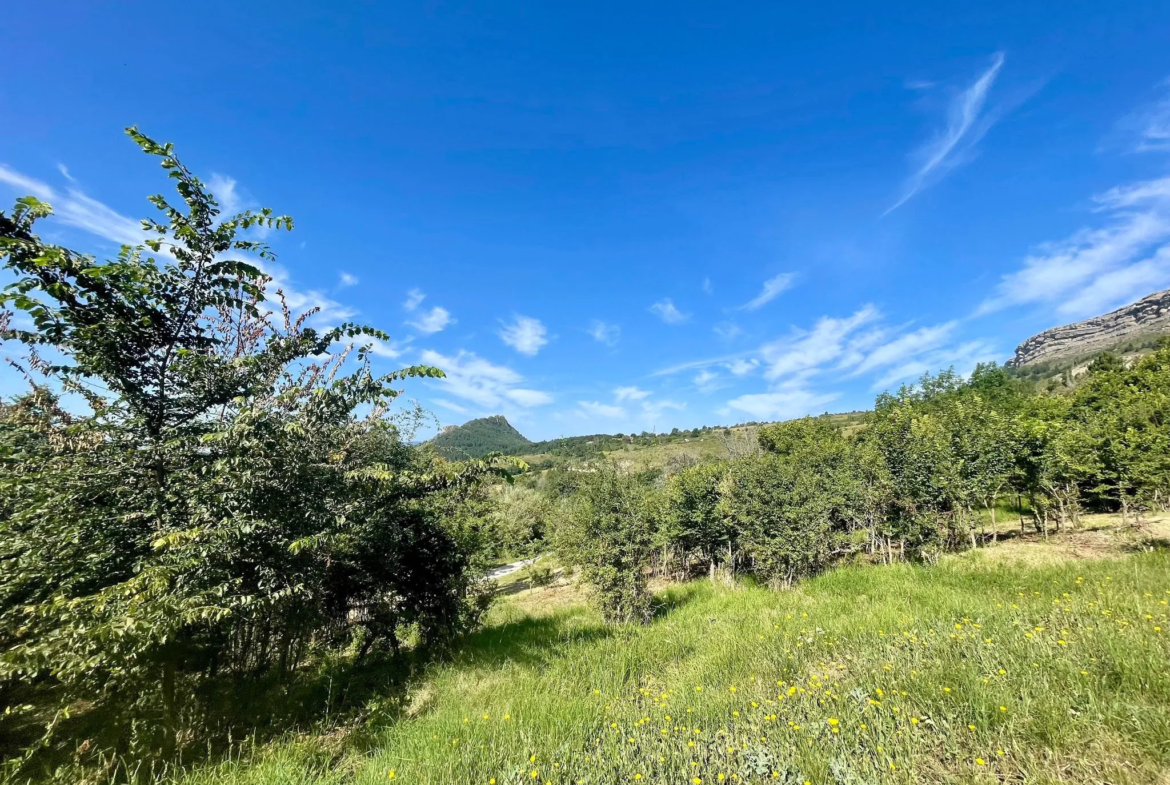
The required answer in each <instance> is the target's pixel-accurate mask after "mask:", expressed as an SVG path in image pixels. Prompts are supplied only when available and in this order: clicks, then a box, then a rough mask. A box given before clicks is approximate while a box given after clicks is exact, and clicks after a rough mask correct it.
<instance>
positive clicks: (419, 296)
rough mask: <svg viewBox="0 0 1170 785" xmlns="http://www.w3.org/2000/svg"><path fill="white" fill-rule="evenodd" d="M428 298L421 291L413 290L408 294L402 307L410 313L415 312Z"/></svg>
mask: <svg viewBox="0 0 1170 785" xmlns="http://www.w3.org/2000/svg"><path fill="white" fill-rule="evenodd" d="M426 298H427V296H426V295H425V294H423V293H422V291H421V290H419V289H417V288H415V289H411V290H410V291H409V292H407V293H406V302H404V303H403V304H402V307H403V308H404V309H406V310H408V311H413V310H414V309H415V308H418V307H419V305H421V304H422V301H423V300H425V299H426Z"/></svg>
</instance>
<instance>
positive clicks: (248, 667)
mask: <svg viewBox="0 0 1170 785" xmlns="http://www.w3.org/2000/svg"><path fill="white" fill-rule="evenodd" d="M128 133H129V135H130V136H131V138H132V139H133V140H134V141H135V142H136V143H137V144H138V145H139V147H140V148H141V149H142V150H143V151H144V152H146V153H147V154H149V155H151V156H154V157H155V158H157V159H158V161H159V162H160V163H161V165H162V167H163V169H164V170H165V171H166V172H167V174H168V176H169V177H170V178H171V180H172V182H173V184H174V186H175V188H176V191H177V192H178V195H179V201H178V202H177V203H174V204H172V203H171V202H170V201H168V200H167V199H166V198H164V197H163V196H154V197H151V199H150V201H151V202H152V203H153V204H154V205H155V207H156V208H157V209H158V210H159V212H160V219H159V220H147V221H144V222H143V226H144V229H145V230H146V231H147V232H148V236H149V239H148V240H147V241H146V243H145V246H143V247H138V248H130V247H127V248H123V249H122V251H121V253H120V254H119V255H118V256H117V258H116V259H112V260H109V261H105V262H99V261H97V260H95V259H94V258H93V257H90V256H86V255H83V254H79V253H77V252H74V251H72V250H69V249H67V248H63V247H60V246H56V245H52V244H48V243H45V242H43V241H42V240H41V239H40V238H39V237H38V236H37V235H36V233H35V224H36V222H37V221H38V220H40V219H42V218H44V217H46V216H48V215H50V214H51V208H50V206H49V205H47V204H44V203H41V202H39V201H37V200H35V199H32V198H25V199H21V200H19V201H18V202H17V204H16V207H15V209H14V210H13V211H12V213H11V215H6V214H3V213H0V260H2V261H3V266H4V268H5V269H6V270H7V271H8V272H9V273H11V274H12V275H13V276H15V278H16V280H15V282H14V283H13V284H11V285H10V286H8V287H7V288H6V289H5V290H4V291H3V293H2V294H0V305H8V306H10V307H14V308H16V309H18V310H20V311H23V312H24V313H25V314H27V315H28V317H30V318H31V320H32V323H33V328H32V329H29V330H23V329H14V328H13V327H12V326H11V325H7V326H6V327H5V329H4V331H3V334H2V335H0V337H2V338H3V339H5V340H11V341H19V342H21V343H23V344H24V346H25V347H26V348H27V350H28V354H27V358H26V360H25V362H24V365H23V368H22V370H23V371H25V372H26V373H27V374H28V375H29V378H30V382H32V392H31V393H30V394H28V395H26V396H23V397H21V398H19V399H16V400H14V401H12V402H7V403H4V405H3V406H0V463H2V464H3V466H2V467H0V565H3V569H2V570H0V646H2V651H0V697H3V698H5V699H6V702H14V703H15V702H23V701H24V700H25V699H28V700H29V701H31V702H32V703H34V704H38V705H41V706H42V709H40V710H39V711H41V713H42V714H43V715H44V716H47V717H48V719H47V721H46V722H45V723H44V728H43V730H44V734H43V739H42V741H41V742H40V743H37V744H34V745H32V746H31V747H30V753H29V755H28V756H26V757H25V758H23V759H21V760H17V761H14V762H12V764H11V765H12V766H13V767H14V768H16V769H20V768H22V767H25V768H27V767H30V766H34V765H39V764H37V761H38V760H40V759H41V758H43V757H45V756H51V755H52V752H53V750H54V749H55V748H56V747H55V745H57V744H58V740H60V741H59V743H60V744H62V745H65V744H67V742H68V734H69V732H70V731H71V730H72V731H75V732H76V733H79V734H85V735H86V736H88V737H90V738H93V739H95V740H96V743H95V744H93V745H90V747H91V751H92V754H93V755H95V756H97V755H101V754H103V752H104V751H107V750H113V751H116V752H118V753H120V754H125V755H130V756H132V757H133V756H143V755H153V754H158V753H161V754H162V755H164V756H169V755H171V754H172V753H174V752H175V749H176V746H177V744H178V743H179V742H180V740H181V739H183V738H188V739H189V738H194V737H195V736H194V735H193V734H192V733H185V732H183V731H184V730H185V729H198V728H199V727H202V726H208V725H211V724H214V723H215V717H214V716H213V715H214V713H215V712H216V711H217V710H220V709H222V708H223V705H222V704H223V703H224V702H228V703H230V702H231V701H232V700H233V696H234V695H236V694H237V693H238V690H237V689H233V688H229V687H228V686H227V685H229V684H233V683H234V684H236V685H238V684H239V683H240V682H241V680H248V679H256V678H259V677H262V676H268V675H271V674H278V675H280V674H284V673H287V672H289V671H290V670H293V669H296V668H297V667H299V666H300V665H302V664H303V663H305V662H306V659H307V658H308V657H309V656H310V655H311V653H312V651H314V650H320V649H331V648H332V649H335V648H340V647H344V646H347V645H349V644H350V643H351V642H355V641H356V642H361V648H362V651H363V652H365V651H366V650H368V649H369V648H370V647H371V646H374V645H379V643H381V644H384V645H386V646H387V647H389V648H390V649H397V647H398V646H399V644H400V642H401V641H403V640H406V639H407V636H409V637H410V638H411V639H413V640H415V641H417V642H418V645H419V646H421V647H424V648H425V647H427V646H441V645H444V644H445V643H446V642H447V641H449V640H451V638H452V636H453V635H455V634H457V633H458V632H459V631H460V630H461V629H464V628H466V627H467V626H468V625H470V624H472V623H474V621H475V619H476V618H477V614H478V612H479V611H480V610H481V609H482V607H483V606H482V603H481V602H480V598H481V597H482V596H483V592H482V589H481V586H480V582H479V577H478V576H479V574H480V573H479V568H478V564H479V561H480V553H481V550H480V549H481V537H480V534H479V532H480V529H481V527H482V521H483V517H484V516H483V510H482V508H481V507H480V506H479V505H480V503H479V501H477V498H476V495H475V494H474V493H472V492H471V491H470V489H471V488H472V487H473V486H474V485H475V482H476V480H477V479H478V478H479V477H481V476H483V475H484V474H485V473H487V472H489V470H490V468H489V466H488V465H487V464H484V463H482V462H472V463H468V464H445V463H437V462H435V461H434V460H433V459H432V458H430V457H428V455H427V454H426V453H424V452H422V451H419V450H417V449H415V448H413V447H411V446H410V445H409V443H408V439H406V438H404V436H403V434H402V432H401V431H400V429H399V428H398V427H397V426H396V425H395V424H394V422H392V421H391V420H389V419H387V407H388V406H389V405H390V404H391V402H392V401H393V400H394V398H395V397H396V396H397V395H398V391H397V390H396V389H395V387H394V383H395V382H397V381H399V380H401V379H403V378H406V377H412V376H413V377H425V376H439V375H441V372H440V371H439V370H437V369H434V368H429V367H423V366H419V367H412V368H406V369H403V370H401V371H396V372H394V373H391V374H386V375H380V376H378V375H374V374H373V373H372V371H371V367H370V363H369V357H368V354H367V348H366V347H365V346H364V345H363V342H368V341H372V340H375V339H380V338H385V337H386V336H385V335H384V334H382V333H381V332H380V331H377V330H373V329H370V328H367V327H361V326H356V325H348V324H346V325H341V326H338V327H334V328H330V329H327V330H324V331H318V330H316V329H314V328H312V327H309V326H307V324H306V321H305V319H306V317H308V316H311V313H310V314H306V315H305V316H302V317H299V318H297V317H294V316H293V315H292V314H291V313H290V312H289V311H288V309H287V308H283V307H281V308H278V309H277V310H276V311H275V312H273V311H272V310H270V308H269V307H268V306H267V304H266V301H265V299H264V297H265V293H266V290H267V289H268V287H269V284H270V281H269V279H268V278H267V277H266V276H265V275H264V274H263V273H262V272H261V271H260V270H259V269H258V268H257V267H256V266H254V265H253V264H251V263H248V262H245V261H241V260H239V259H238V257H239V256H240V255H248V256H251V257H255V258H259V259H261V260H269V259H271V258H272V253H271V251H270V249H269V248H268V247H267V246H266V245H265V244H264V243H262V242H260V241H258V240H254V239H249V237H248V235H247V234H246V233H247V231H248V230H249V229H253V228H256V227H266V228H271V229H290V228H291V227H292V221H291V220H290V219H288V218H287V217H284V216H277V215H274V214H273V213H272V212H271V211H270V210H268V209H264V210H260V211H256V212H244V213H240V214H238V215H235V216H228V217H222V216H221V215H220V211H219V205H218V204H217V203H216V201H215V199H214V196H213V195H212V194H211V193H210V192H209V191H208V190H207V188H206V187H205V186H204V184H203V183H202V182H201V181H200V180H199V179H198V178H197V177H196V176H195V175H194V174H193V173H191V172H190V171H189V170H188V169H187V168H186V167H185V166H183V164H182V163H181V162H180V161H179V159H178V158H177V157H176V156H175V154H174V150H173V149H172V147H171V146H170V145H169V144H158V143H156V142H154V141H153V140H151V139H149V138H148V137H146V136H144V135H143V134H141V133H139V132H138V131H137V130H136V129H133V128H131V129H128ZM278 295H279V292H278ZM278 299H282V298H280V297H278ZM347 342H348V343H347ZM42 376H43V377H45V378H46V382H45V383H41V382H38V381H37V379H38V378H40V377H42ZM52 389H56V390H58V391H60V392H63V393H67V394H70V395H73V396H76V397H78V398H80V399H81V400H83V401H84V402H85V404H86V405H87V406H88V412H87V413H85V414H70V413H69V411H68V410H67V409H65V408H64V407H62V406H61V404H60V402H59V400H58V398H57V394H56V393H54V392H52V391H51V390H52ZM45 707H47V709H46V708H45ZM54 707H55V710H54ZM77 707H84V710H81V711H80V713H78V708H77ZM46 711H47V713H46ZM62 737H63V738H62Z"/></svg>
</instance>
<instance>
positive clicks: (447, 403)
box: [431, 398, 468, 414]
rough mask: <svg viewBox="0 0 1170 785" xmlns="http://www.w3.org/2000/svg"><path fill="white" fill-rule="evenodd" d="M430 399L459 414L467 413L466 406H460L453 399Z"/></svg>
mask: <svg viewBox="0 0 1170 785" xmlns="http://www.w3.org/2000/svg"><path fill="white" fill-rule="evenodd" d="M431 400H432V401H433V402H435V403H437V404H439V406H442V407H443V408H445V409H450V410H451V411H453V412H459V413H460V414H467V413H468V410H467V407H466V406H460V405H459V404H457V403H455V402H454V401H448V400H447V399H446V398H432V399H431Z"/></svg>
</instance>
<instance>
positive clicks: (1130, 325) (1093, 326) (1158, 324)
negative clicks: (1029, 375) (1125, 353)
mask: <svg viewBox="0 0 1170 785" xmlns="http://www.w3.org/2000/svg"><path fill="white" fill-rule="evenodd" d="M1167 334H1170V289H1165V290H1163V291H1160V292H1154V293H1153V294H1151V295H1149V296H1147V297H1143V298H1142V299H1140V300H1138V301H1137V302H1135V303H1131V304H1129V305H1126V306H1124V307H1122V308H1118V309H1117V310H1116V311H1110V312H1109V313H1106V314H1102V315H1101V316H1094V317H1093V318H1092V319H1085V320H1084V321H1083V322H1075V323H1074V324H1066V325H1064V326H1063V327H1053V328H1052V329H1050V330H1045V331H1044V332H1042V333H1039V334H1037V335H1033V336H1032V337H1031V338H1029V339H1028V340H1026V341H1024V342H1023V343H1021V344H1020V345H1019V346H1017V347H1016V353H1015V356H1013V357H1012V359H1010V360H1008V361H1007V363H1006V365H1008V366H1009V367H1012V368H1023V367H1025V366H1028V365H1036V364H1039V363H1052V362H1057V361H1061V360H1071V359H1076V358H1081V357H1085V358H1087V357H1089V356H1090V355H1093V354H1099V353H1100V352H1104V351H1108V350H1116V349H1118V347H1124V345H1125V344H1141V343H1142V341H1141V339H1150V340H1149V341H1148V342H1149V343H1151V344H1152V342H1153V339H1154V338H1155V337H1156V336H1159V335H1167Z"/></svg>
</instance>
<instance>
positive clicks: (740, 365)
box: [724, 357, 760, 376]
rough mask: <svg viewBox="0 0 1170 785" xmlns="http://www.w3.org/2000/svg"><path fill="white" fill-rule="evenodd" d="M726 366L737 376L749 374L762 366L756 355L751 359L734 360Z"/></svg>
mask: <svg viewBox="0 0 1170 785" xmlns="http://www.w3.org/2000/svg"><path fill="white" fill-rule="evenodd" d="M724 367H725V368H727V370H729V371H731V373H732V374H733V375H735V376H747V375H748V374H749V373H751V372H752V371H754V370H756V368H759V367H760V361H759V360H757V359H755V358H754V357H753V358H752V359H750V360H742V359H740V360H732V361H731V362H729V363H727V364H726V365H725V366H724Z"/></svg>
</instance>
